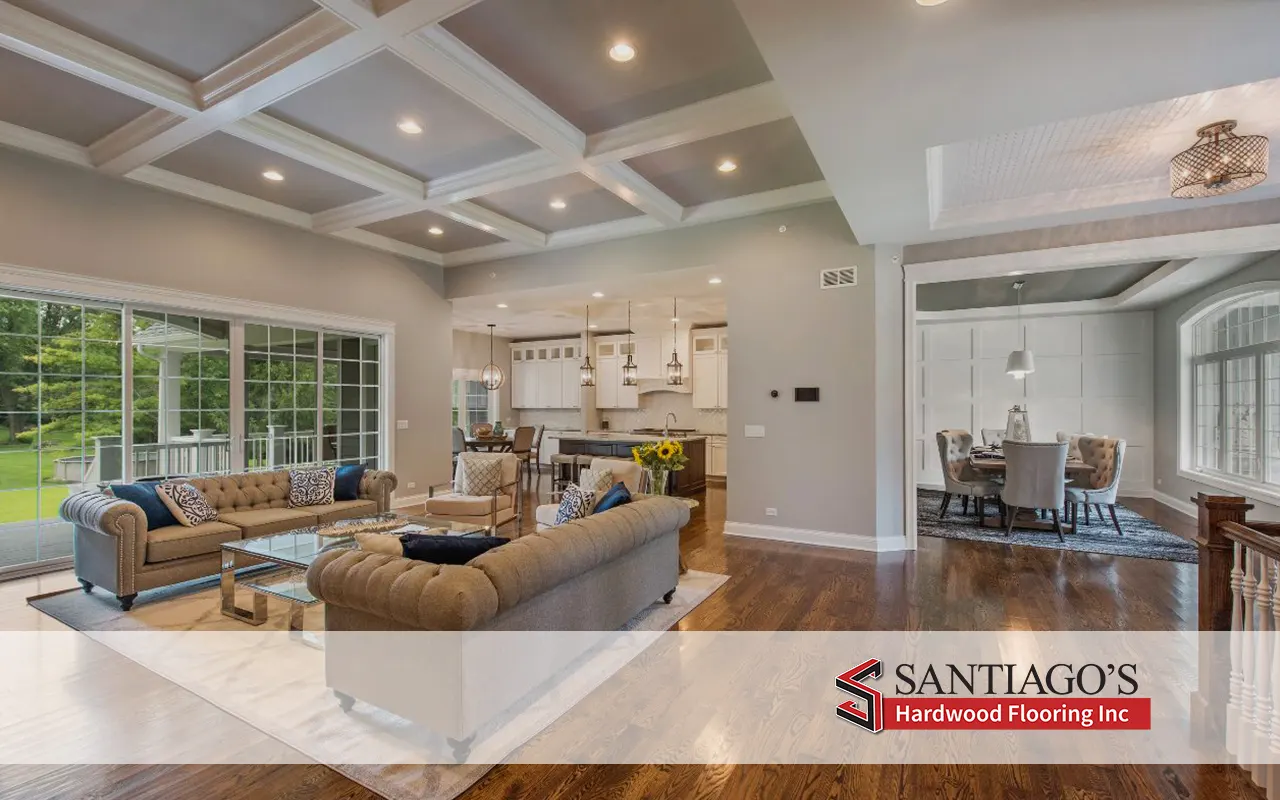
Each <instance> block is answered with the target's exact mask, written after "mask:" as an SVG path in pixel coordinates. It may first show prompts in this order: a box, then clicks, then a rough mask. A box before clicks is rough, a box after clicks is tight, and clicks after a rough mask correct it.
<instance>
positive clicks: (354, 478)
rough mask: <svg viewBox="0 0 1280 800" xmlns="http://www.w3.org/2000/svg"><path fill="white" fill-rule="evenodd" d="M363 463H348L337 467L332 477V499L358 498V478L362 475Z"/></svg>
mask: <svg viewBox="0 0 1280 800" xmlns="http://www.w3.org/2000/svg"><path fill="white" fill-rule="evenodd" d="M364 469H365V467H364V464H348V465H347V466H345V467H338V472H337V474H336V475H334V478H333V499H334V500H359V499H360V480H361V479H362V478H363V477H364Z"/></svg>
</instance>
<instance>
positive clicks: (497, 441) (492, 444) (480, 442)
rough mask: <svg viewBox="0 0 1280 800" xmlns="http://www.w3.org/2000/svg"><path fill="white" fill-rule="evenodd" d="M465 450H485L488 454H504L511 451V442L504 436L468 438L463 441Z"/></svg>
mask: <svg viewBox="0 0 1280 800" xmlns="http://www.w3.org/2000/svg"><path fill="white" fill-rule="evenodd" d="M465 441H466V443H467V449H468V450H471V451H474V452H479V451H480V450H485V451H488V452H490V453H493V452H498V453H506V452H508V451H509V450H511V440H510V439H509V438H507V437H506V436H470V435H468V436H467V437H466V439H465Z"/></svg>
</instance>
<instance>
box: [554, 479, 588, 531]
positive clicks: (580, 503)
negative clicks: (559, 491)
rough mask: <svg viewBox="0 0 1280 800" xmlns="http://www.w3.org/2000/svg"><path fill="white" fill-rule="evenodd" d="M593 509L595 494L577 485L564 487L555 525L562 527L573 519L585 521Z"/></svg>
mask: <svg viewBox="0 0 1280 800" xmlns="http://www.w3.org/2000/svg"><path fill="white" fill-rule="evenodd" d="M594 507H595V492H588V491H587V490H586V489H583V488H582V487H581V486H578V485H577V484H574V483H571V484H569V485H568V486H566V487H564V494H563V495H562V496H561V497H560V508H559V509H558V510H557V511H556V524H557V525H563V524H565V523H566V522H570V521H572V520H575V519H585V518H586V517H587V516H588V515H589V514H590V513H591V509H592V508H594Z"/></svg>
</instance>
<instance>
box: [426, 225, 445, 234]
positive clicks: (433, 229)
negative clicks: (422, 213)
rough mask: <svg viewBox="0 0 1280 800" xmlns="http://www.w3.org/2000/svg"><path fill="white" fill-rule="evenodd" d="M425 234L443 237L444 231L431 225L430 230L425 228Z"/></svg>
mask: <svg viewBox="0 0 1280 800" xmlns="http://www.w3.org/2000/svg"><path fill="white" fill-rule="evenodd" d="M427 233H429V234H431V235H432V236H443V235H444V229H443V228H441V227H439V226H437V225H432V226H431V227H430V228H427Z"/></svg>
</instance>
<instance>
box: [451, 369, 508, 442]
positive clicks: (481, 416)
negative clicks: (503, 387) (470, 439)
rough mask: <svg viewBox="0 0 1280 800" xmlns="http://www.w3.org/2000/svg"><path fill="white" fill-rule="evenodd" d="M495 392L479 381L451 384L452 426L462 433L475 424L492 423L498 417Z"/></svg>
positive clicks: (460, 381)
mask: <svg viewBox="0 0 1280 800" xmlns="http://www.w3.org/2000/svg"><path fill="white" fill-rule="evenodd" d="M497 394H498V393H497V392H490V391H489V390H488V389H486V388H484V384H483V383H481V382H480V381H462V380H458V381H454V382H453V425H454V427H456V428H462V429H463V430H464V431H469V430H471V426H472V425H473V424H475V423H477V422H493V421H494V420H495V419H497V417H498V400H497Z"/></svg>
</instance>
